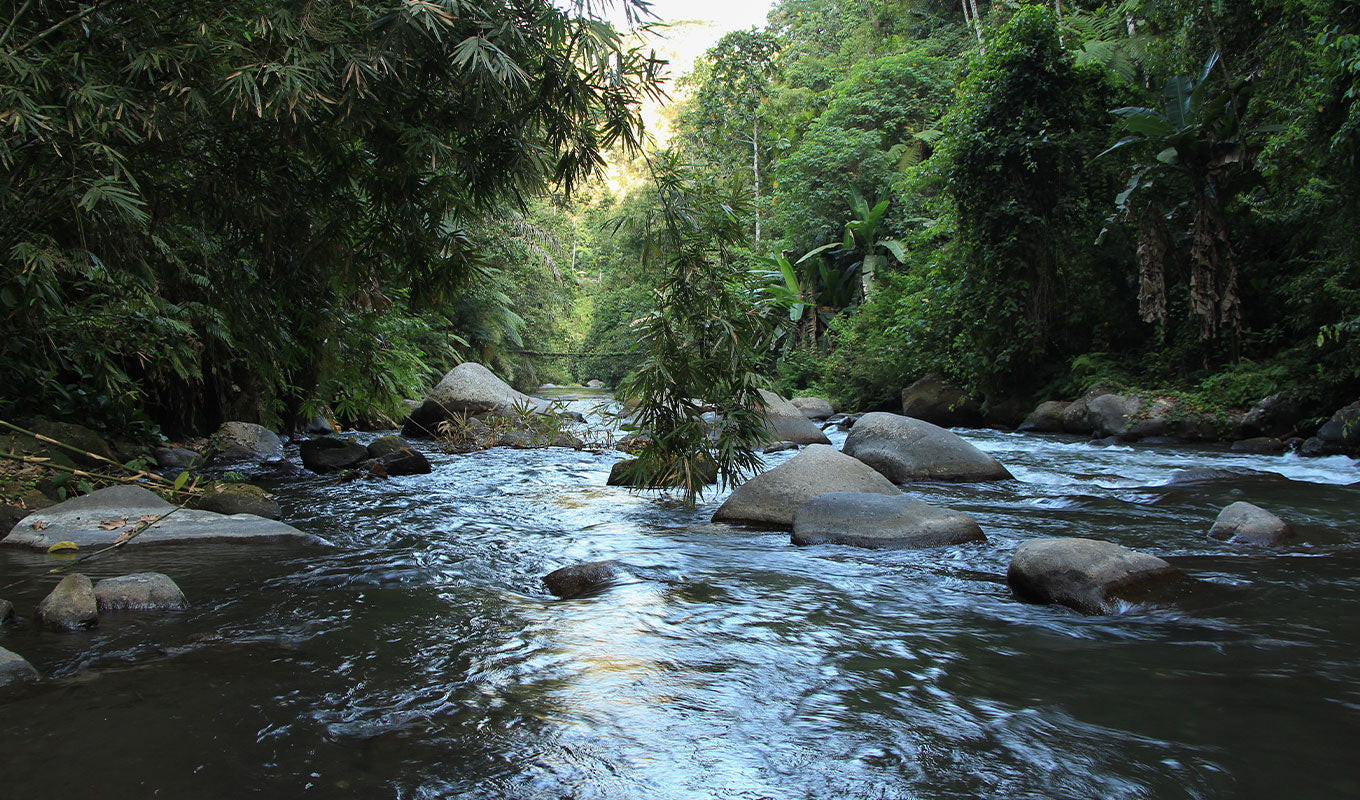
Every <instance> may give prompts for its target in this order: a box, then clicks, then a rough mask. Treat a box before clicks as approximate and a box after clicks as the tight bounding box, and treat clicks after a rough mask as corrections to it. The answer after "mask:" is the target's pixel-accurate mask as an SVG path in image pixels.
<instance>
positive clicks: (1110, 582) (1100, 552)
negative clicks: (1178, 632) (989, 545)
mask: <svg viewBox="0 0 1360 800" xmlns="http://www.w3.org/2000/svg"><path fill="white" fill-rule="evenodd" d="M1188 581H1189V578H1187V577H1186V576H1185V574H1184V573H1183V572H1181V571H1180V570H1179V569H1176V568H1175V567H1173V566H1171V565H1170V564H1168V563H1167V562H1165V561H1163V560H1162V559H1160V558H1157V557H1156V556H1152V555H1148V554H1147V553H1140V552H1138V551H1136V550H1130V549H1128V548H1127V547H1120V546H1119V545H1117V544H1114V543H1112V542H1103V541H1100V540H1097V539H1077V538H1055V539H1031V540H1030V541H1028V542H1025V543H1024V544H1022V545H1020V546H1019V547H1017V548H1016V549H1015V554H1014V555H1013V556H1012V557H1011V563H1010V568H1009V569H1008V570H1007V571H1006V583H1008V584H1010V587H1011V591H1013V592H1015V596H1016V597H1018V598H1020V599H1021V600H1024V601H1026V602H1029V603H1055V604H1057V605H1061V606H1067V607H1068V608H1071V609H1074V610H1076V611H1080V612H1081V613H1083V614H1108V613H1112V612H1114V611H1116V610H1118V607H1119V604H1120V603H1121V602H1127V603H1137V602H1149V601H1157V600H1162V599H1167V598H1169V597H1170V596H1171V595H1172V594H1173V593H1174V592H1175V591H1176V590H1177V589H1178V588H1179V587H1181V586H1183V585H1184V584H1186V583H1187V582H1188Z"/></svg>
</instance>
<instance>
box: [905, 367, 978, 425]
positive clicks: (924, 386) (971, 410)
mask: <svg viewBox="0 0 1360 800" xmlns="http://www.w3.org/2000/svg"><path fill="white" fill-rule="evenodd" d="M902 414H903V415H904V416H908V417H911V418H912V419H919V420H924V421H925V422H929V423H931V424H932V425H939V426H941V427H946V428H960V427H962V428H976V427H978V426H980V425H982V406H981V405H980V404H979V403H978V402H977V400H975V399H973V398H972V397H970V396H969V394H968V392H967V391H965V390H964V389H963V388H961V387H958V386H955V385H953V384H951V383H947V382H946V381H945V380H944V379H943V378H941V377H940V376H939V375H927V376H925V377H924V378H921V379H920V380H918V381H916V382H915V383H913V384H912V385H910V386H908V387H907V388H905V389H903V390H902Z"/></svg>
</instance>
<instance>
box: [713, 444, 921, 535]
mask: <svg viewBox="0 0 1360 800" xmlns="http://www.w3.org/2000/svg"><path fill="white" fill-rule="evenodd" d="M827 492H871V493H873V494H886V495H897V494H900V491H899V490H898V488H897V487H896V486H893V485H892V483H890V482H889V481H888V479H887V478H884V477H883V476H882V475H880V474H879V473H877V472H876V471H874V470H873V469H872V468H870V467H869V466H868V465H866V464H864V463H863V462H861V461H858V460H856V459H853V458H851V457H849V456H847V455H845V454H844V453H842V452H840V451H839V450H837V449H836V448H834V447H831V446H829V445H824V444H814V445H810V446H808V447H807V448H805V449H804V450H803V452H801V453H799V454H798V455H796V456H794V457H793V458H791V459H789V460H788V461H786V462H784V463H783V464H780V465H779V466H777V467H775V468H774V469H772V470H770V471H768V472H762V473H760V474H759V475H756V476H754V477H752V478H751V479H750V480H748V481H746V482H745V483H743V484H742V485H741V486H738V487H737V488H736V489H735V490H733V492H732V494H731V496H729V497H728V498H727V500H726V501H725V502H724V503H723V504H722V505H721V506H719V507H718V510H717V511H716V512H715V513H714V514H713V521H714V522H748V523H756V524H759V525H766V526H770V527H775V528H783V529H785V530H787V529H789V528H791V527H793V513H794V512H795V511H796V510H798V507H799V506H801V505H802V504H803V503H806V502H807V501H809V500H811V499H812V498H814V497H816V496H817V495H819V494H825V493H827Z"/></svg>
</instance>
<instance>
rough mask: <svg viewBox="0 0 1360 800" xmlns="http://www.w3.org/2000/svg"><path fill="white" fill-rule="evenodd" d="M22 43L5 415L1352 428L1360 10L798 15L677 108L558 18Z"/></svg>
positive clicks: (136, 420)
mask: <svg viewBox="0 0 1360 800" xmlns="http://www.w3.org/2000/svg"><path fill="white" fill-rule="evenodd" d="M594 5H597V6H598V5H599V4H594ZM631 7H632V10H633V11H634V12H635V13H636V14H638V15H642V16H645V3H633V4H632V6H631ZM5 8H6V11H7V14H6V15H5V17H4V19H3V20H0V43H3V47H0V119H3V134H0V137H2V138H0V173H2V174H3V177H2V178H0V180H3V188H4V192H3V194H2V195H0V203H3V208H0V260H3V263H4V269H3V273H2V274H0V312H3V313H2V315H0V320H2V321H0V325H3V326H4V327H3V330H2V331H0V379H3V380H4V382H5V385H6V387H7V391H6V393H5V401H4V409H3V410H4V413H5V414H7V415H15V414H22V413H43V414H47V415H50V416H58V417H67V418H72V419H79V420H82V421H86V422H93V423H95V424H99V425H105V426H114V427H121V428H125V429H126V428H130V427H131V428H138V427H140V428H143V429H146V430H157V429H159V430H161V431H163V432H166V433H170V434H174V433H184V432H195V431H204V430H208V429H210V428H212V427H213V426H215V425H216V424H217V423H218V422H220V421H222V420H224V419H228V418H235V419H245V420H252V421H262V422H266V423H271V424H278V423H280V422H283V421H286V420H287V419H289V418H291V417H295V416H298V415H303V414H310V413H313V412H315V411H317V410H319V409H321V408H328V409H330V410H331V411H332V412H333V413H335V414H336V415H338V416H340V417H341V418H342V419H345V420H351V421H352V420H361V419H364V418H371V417H375V416H378V415H381V414H395V413H396V412H397V410H398V408H399V402H400V400H401V399H402V398H403V397H410V396H418V395H419V394H420V393H421V392H422V391H423V389H424V387H426V386H428V385H429V383H430V382H431V381H432V380H433V379H434V378H435V377H437V375H438V374H439V373H440V372H441V371H442V370H444V369H445V368H447V367H448V366H449V365H450V364H452V363H454V362H455V361H457V360H462V359H476V360H481V361H483V362H484V363H488V364H489V365H491V366H493V368H495V369H496V370H497V371H498V372H500V373H501V374H502V375H503V376H504V377H507V378H509V379H511V380H512V381H513V382H514V383H515V384H516V385H517V386H521V387H526V388H527V387H532V386H533V385H536V384H537V383H539V382H542V381H544V380H550V381H554V382H562V381H566V380H580V381H584V380H588V379H591V378H599V379H602V380H605V381H606V382H608V383H610V384H611V385H620V384H622V385H624V386H625V387H626V388H628V389H629V390H631V391H632V392H634V393H635V394H637V395H639V396H645V397H649V398H650V401H649V405H648V407H649V408H650V409H651V410H652V413H653V416H656V419H655V420H653V421H654V422H656V423H657V424H658V425H662V426H663V427H666V426H669V428H668V430H671V431H675V432H676V433H675V436H676V441H677V442H679V441H682V440H683V441H686V442H689V444H686V445H684V447H689V446H690V445H692V444H694V443H693V442H690V441H689V438H687V437H690V438H692V437H691V434H693V431H692V430H690V431H688V432H685V431H686V430H688V429H685V428H684V423H685V420H684V419H680V418H676V419H671V420H670V421H669V422H666V421H665V420H664V419H663V417H666V416H667V414H673V413H675V411H676V409H677V408H679V407H678V406H677V405H676V403H677V402H678V400H677V398H679V399H687V398H692V397H700V396H703V397H706V398H707V399H709V400H711V401H713V402H727V401H731V403H733V405H731V407H730V408H728V411H729V412H730V416H731V417H732V418H733V419H734V420H737V422H738V423H740V424H739V425H738V427H740V425H744V424H745V422H743V421H742V420H743V419H744V417H743V415H742V409H743V408H747V407H749V404H750V403H751V402H754V401H753V400H752V397H753V395H752V392H753V391H754V389H755V387H756V386H757V385H758V384H760V383H761V382H763V381H770V382H772V383H773V384H774V385H775V386H776V387H777V388H778V389H779V390H781V391H782V392H784V393H786V394H788V393H793V392H804V391H808V392H816V393H822V394H825V395H827V396H830V397H831V398H832V399H833V400H834V401H835V402H836V403H837V404H838V405H840V406H842V407H846V408H859V409H870V408H875V407H884V408H891V407H892V406H893V404H894V402H895V398H896V396H897V393H898V392H899V391H900V390H901V388H902V387H903V386H905V385H907V384H909V383H910V382H912V381H913V380H914V379H915V378H918V377H920V376H922V375H924V374H927V373H938V374H941V375H944V376H945V377H947V378H949V379H951V380H954V381H957V382H959V383H961V384H964V385H966V386H968V387H971V388H972V389H974V390H975V391H977V392H979V393H980V394H981V395H983V396H985V397H986V398H987V400H988V402H989V403H991V404H993V405H999V404H1002V403H1005V402H1017V403H1021V404H1023V403H1032V402H1033V401H1035V400H1039V399H1046V398H1049V397H1070V396H1073V395H1076V394H1079V393H1080V392H1082V391H1084V390H1085V389H1086V388H1088V387H1089V386H1091V385H1093V384H1095V383H1112V384H1117V385H1122V386H1125V387H1135V388H1140V387H1141V388H1150V389H1166V390H1175V391H1182V392H1189V393H1194V394H1197V395H1198V396H1199V397H1201V398H1203V399H1205V400H1206V401H1208V402H1212V403H1216V404H1220V405H1225V406H1231V405H1241V404H1244V403H1250V402H1251V401H1253V400H1255V399H1257V398H1259V397H1261V396H1263V395H1266V394H1269V393H1271V392H1274V391H1279V390H1281V389H1285V388H1289V389H1292V390H1294V391H1296V392H1297V393H1298V394H1299V395H1300V397H1301V399H1302V400H1303V401H1304V402H1305V404H1306V405H1307V406H1308V407H1309V408H1311V409H1313V410H1314V411H1315V412H1316V413H1319V414H1321V413H1324V412H1327V411H1329V410H1330V409H1334V408H1336V407H1338V406H1339V405H1341V404H1343V403H1345V402H1349V401H1350V400H1353V399H1354V397H1355V396H1356V393H1357V391H1360V237H1357V236H1356V235H1355V231H1356V230H1360V219H1357V217H1360V203H1357V201H1356V197H1357V196H1358V195H1360V161H1358V160H1357V159H1358V158H1360V2H1357V0H1242V2H1235V3H1225V2H1221V1H1220V0H1159V1H1158V2H1152V0H1123V1H1122V2H1082V1H1080V0H1078V1H1077V2H1071V1H1069V0H1061V1H1058V0H1055V1H1054V2H1048V1H1047V0H1046V1H1045V2H1013V1H1012V0H994V1H993V2H989V1H988V0H964V1H963V2H955V1H954V0H867V2H866V1H865V0H857V1H856V2H849V0H782V1H781V2H779V3H777V4H776V5H775V6H774V8H773V10H772V11H771V13H770V15H769V18H768V23H767V24H766V25H765V26H764V27H763V28H758V29H753V30H748V31H737V32H733V33H730V34H728V35H727V36H725V37H723V38H722V40H721V41H719V42H718V43H717V44H716V45H715V46H714V47H713V48H712V49H710V50H709V51H708V53H707V54H706V56H705V57H704V58H702V59H700V61H699V63H698V65H697V66H696V68H695V69H694V70H693V72H692V73H690V74H688V75H686V76H681V77H679V79H678V80H676V81H674V82H670V83H668V82H667V81H666V77H665V74H664V70H665V65H664V64H662V63H661V61H660V60H659V59H658V58H656V57H655V56H654V55H652V52H651V47H650V45H649V39H648V37H647V35H646V33H645V31H644V32H643V33H642V35H631V34H630V35H624V34H620V33H619V32H618V31H617V30H615V29H614V28H613V27H611V26H610V25H609V24H607V23H605V22H602V21H600V20H599V19H597V18H595V17H593V16H592V15H591V13H588V12H589V11H590V10H591V9H590V8H585V9H582V8H580V7H575V8H566V7H564V4H561V3H552V2H548V0H517V2H513V3H512V2H508V1H507V0H492V1H491V2H480V3H476V4H471V3H465V2H459V0H428V1H422V2H396V1H395V0H394V1H393V2H383V1H382V0H379V1H378V2H369V3H362V4H360V3H352V2H336V1H334V0H332V1H329V2H327V1H323V0H314V1H313V2H300V3H287V4H277V3H261V2H245V1H239V2H238V0H226V1H225V2H224V3H221V4H217V5H215V6H212V7H197V6H186V5H184V4H179V3H165V2H157V0H151V1H150V2H126V1H125V0H95V2H61V1H58V0H14V1H12V2H7V3H6V5H5ZM639 18H640V19H641V17H639ZM672 77H674V76H672ZM662 92H668V93H669V94H670V96H671V98H672V99H673V100H675V101H676V102H675V104H674V105H673V106H672V107H671V108H670V112H669V113H670V114H671V122H672V127H673V129H674V135H673V136H672V137H671V140H670V141H669V142H667V143H664V147H663V143H659V142H649V141H648V140H647V138H646V136H645V133H644V131H643V129H642V128H643V126H642V122H641V120H642V117H641V103H642V102H643V101H644V100H646V99H649V98H650V99H653V100H656V99H659V98H660V96H661V93H662ZM606 167H610V168H613V169H615V170H616V171H617V172H619V173H621V174H624V175H626V176H628V177H630V178H631V180H630V181H626V182H624V185H622V187H621V188H620V186H619V185H618V184H615V188H613V189H611V188H609V186H607V185H606V184H604V183H602V182H599V181H596V180H594V179H595V178H597V177H598V176H599V175H601V174H602V173H603V172H604V171H605V169H606ZM535 352H553V353H557V352H562V353H586V354H587V355H586V356H584V357H581V358H576V359H563V358H556V357H554V358H545V357H537V356H534V355H531V354H532V353H535ZM590 353H600V354H606V355H600V356H597V357H590V356H589V355H588V354H590ZM619 353H627V354H630V355H628V356H626V357H619V356H618V355H617V354H619ZM686 354H688V355H686ZM705 393H707V394H705ZM666 409H670V411H667V410H666ZM682 416H683V415H682ZM663 423H664V424H663ZM743 431H744V429H743ZM746 433H749V432H742V431H737V432H736V433H734V436H735V437H736V439H733V440H731V441H727V442H726V443H725V444H724V445H723V447H724V448H725V450H724V452H725V453H726V455H725V456H724V458H725V459H726V461H725V464H726V465H730V466H731V467H732V468H733V469H737V468H740V467H741V466H742V465H743V464H745V463H746V462H747V461H748V460H749V449H743V447H744V446H737V444H736V443H735V442H736V441H737V439H742V437H745V436H746ZM748 438H749V437H748ZM744 440H745V439H743V441H744ZM682 449H683V448H682ZM672 466H673V465H672ZM657 469H662V467H660V466H658V467H657Z"/></svg>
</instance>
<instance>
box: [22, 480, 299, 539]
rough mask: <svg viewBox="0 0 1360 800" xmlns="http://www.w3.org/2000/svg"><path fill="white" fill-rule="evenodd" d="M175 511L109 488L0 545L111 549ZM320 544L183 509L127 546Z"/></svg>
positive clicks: (251, 520) (138, 490) (272, 526)
mask: <svg viewBox="0 0 1360 800" xmlns="http://www.w3.org/2000/svg"><path fill="white" fill-rule="evenodd" d="M173 508H174V506H172V505H170V504H169V503H167V502H165V501H164V500H162V499H161V498H160V497H158V496H157V495H155V494H153V493H152V492H149V491H147V490H146V489H143V488H142V487H140V486H110V487H108V488H107V489H100V490H98V491H95V492H91V493H90V494H87V495H84V496H82V497H77V498H74V499H72V500H67V501H66V502H64V503H58V504H57V505H55V506H50V507H48V508H44V509H41V510H39V511H35V512H33V513H32V514H29V515H28V516H27V517H24V518H23V520H21V521H20V522H19V524H18V525H16V526H15V528H14V532H13V533H11V534H10V535H9V536H8V537H6V538H5V539H3V540H0V546H6V547H27V548H30V549H34V550H46V549H47V548H48V547H50V546H52V545H54V544H56V543H57V542H64V541H69V542H73V543H74V544H76V546H78V547H82V548H84V547H102V546H107V545H110V544H113V541H114V539H116V538H117V537H118V535H119V534H121V533H122V532H124V531H128V530H130V529H133V528H135V527H138V526H139V524H140V523H141V522H142V521H147V522H152V521H153V520H156V519H157V518H158V517H161V516H162V515H164V514H166V513H167V512H169V511H170V510H171V509H173ZM277 541H297V542H308V543H319V542H321V540H320V539H318V538H317V537H315V536H312V535H310V534H306V533H303V532H302V531H300V530H298V529H296V528H294V527H292V526H289V525H285V524H284V523H282V522H276V521H274V520H270V519H265V518H264V517H258V516H255V515H254V514H233V515H231V516H227V515H225V514H217V513H214V512H212V511H199V510H191V509H180V510H178V511H175V512H174V513H173V514H170V515H169V516H166V517H165V518H164V519H160V520H159V521H155V522H152V524H151V525H150V527H148V528H147V529H146V530H145V531H143V532H142V533H140V534H138V535H137V537H136V538H134V539H132V540H131V541H129V542H128V543H127V545H126V546H127V547H141V546H144V545H151V544H184V543H190V542H241V543H247V542H249V543H257V542H277Z"/></svg>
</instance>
